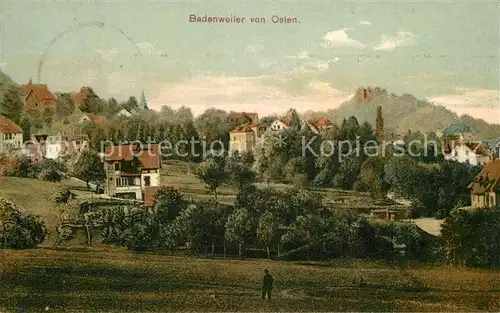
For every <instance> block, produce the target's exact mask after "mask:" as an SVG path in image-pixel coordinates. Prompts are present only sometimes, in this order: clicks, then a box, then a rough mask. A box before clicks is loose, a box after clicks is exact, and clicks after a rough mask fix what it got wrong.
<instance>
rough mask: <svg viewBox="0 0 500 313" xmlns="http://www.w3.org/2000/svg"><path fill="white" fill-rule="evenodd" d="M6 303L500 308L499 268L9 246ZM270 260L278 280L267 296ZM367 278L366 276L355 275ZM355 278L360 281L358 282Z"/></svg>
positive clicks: (130, 307)
mask: <svg viewBox="0 0 500 313" xmlns="http://www.w3.org/2000/svg"><path fill="white" fill-rule="evenodd" d="M0 260H1V265H2V266H1V268H0V270H1V276H0V277H1V283H0V295H1V296H0V297H1V298H2V301H0V311H4V310H6V311H23V312H24V311H38V312H40V311H41V310H44V309H46V310H49V311H50V312H59V311H71V312H75V311H80V312H81V311H86V312H89V311H91V312H97V311H107V312H110V311H112V312H122V311H226V312H228V311H247V312H248V311H412V312H416V311H420V312H423V311H427V312H430V311H433V312H438V311H448V312H450V311H454V312H456V311H463V312H470V311H498V309H499V308H500V273H498V272H488V271H481V270H465V269H463V270H459V269H452V268H450V269H435V268H430V269H424V268H414V269H404V270H403V269H396V268H390V267H387V266H385V265H380V264H378V265H377V264H374V263H363V262H357V263H352V262H349V261H337V262H336V263H331V264H328V265H325V264H323V265H322V266H321V265H320V264H299V263H284V262H276V261H268V260H214V259H199V258H198V259H194V258H189V257H175V256H159V255H136V254H131V253H128V252H123V251H120V250H108V251H96V250H94V251H80V252H78V251H55V250H48V249H37V250H24V251H8V250H3V251H0ZM264 268H269V269H270V271H271V273H272V274H273V276H274V277H275V279H276V284H275V290H274V296H273V299H272V300H271V301H270V302H263V301H262V300H261V299H260V289H259V288H260V281H261V278H262V274H263V273H262V271H263V269H264ZM357 275H360V276H361V277H362V278H363V284H359V280H358V279H356V276H357ZM353 281H354V282H353Z"/></svg>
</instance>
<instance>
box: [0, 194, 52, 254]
mask: <svg viewBox="0 0 500 313" xmlns="http://www.w3.org/2000/svg"><path fill="white" fill-rule="evenodd" d="M46 233H47V231H46V228H45V222H44V221H43V220H42V219H41V218H39V217H38V216H35V215H24V214H23V213H21V212H20V211H19V210H18V209H17V208H16V206H15V205H14V204H13V203H12V202H10V201H8V200H7V199H4V198H0V248H3V249H28V248H33V247H35V246H36V245H38V244H40V243H42V242H43V240H44V239H45V235H46Z"/></svg>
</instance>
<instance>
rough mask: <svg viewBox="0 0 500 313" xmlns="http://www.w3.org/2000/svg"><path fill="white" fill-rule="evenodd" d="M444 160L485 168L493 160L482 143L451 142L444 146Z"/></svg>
mask: <svg viewBox="0 0 500 313" xmlns="http://www.w3.org/2000/svg"><path fill="white" fill-rule="evenodd" d="M444 159H445V160H451V161H456V162H460V163H469V164H470V165H474V166H483V165H485V164H486V163H488V162H490V161H491V160H492V159H493V158H492V156H491V154H490V152H489V151H488V149H487V148H486V147H485V146H483V145H482V144H481V143H480V142H463V141H460V140H450V141H448V142H446V143H445V146H444Z"/></svg>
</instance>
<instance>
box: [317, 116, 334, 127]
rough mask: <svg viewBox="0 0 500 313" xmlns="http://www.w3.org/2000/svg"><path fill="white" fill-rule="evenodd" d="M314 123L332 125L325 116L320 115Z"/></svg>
mask: <svg viewBox="0 0 500 313" xmlns="http://www.w3.org/2000/svg"><path fill="white" fill-rule="evenodd" d="M316 125H318V126H330V125H332V123H331V122H330V120H328V119H327V118H324V117H322V118H320V119H319V120H317V121H316Z"/></svg>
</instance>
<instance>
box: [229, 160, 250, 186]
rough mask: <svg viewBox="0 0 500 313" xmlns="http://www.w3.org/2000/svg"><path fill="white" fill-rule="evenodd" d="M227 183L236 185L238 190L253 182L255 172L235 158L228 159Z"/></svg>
mask: <svg viewBox="0 0 500 313" xmlns="http://www.w3.org/2000/svg"><path fill="white" fill-rule="evenodd" d="M225 171H226V175H227V176H228V179H227V183H229V184H231V185H232V186H236V187H237V188H238V190H243V189H245V188H247V187H248V186H250V185H252V184H253V183H255V179H256V173H255V172H254V171H252V169H251V168H250V167H249V166H247V165H245V164H242V163H238V162H237V161H235V160H230V161H229V162H227V164H226V169H225Z"/></svg>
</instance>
